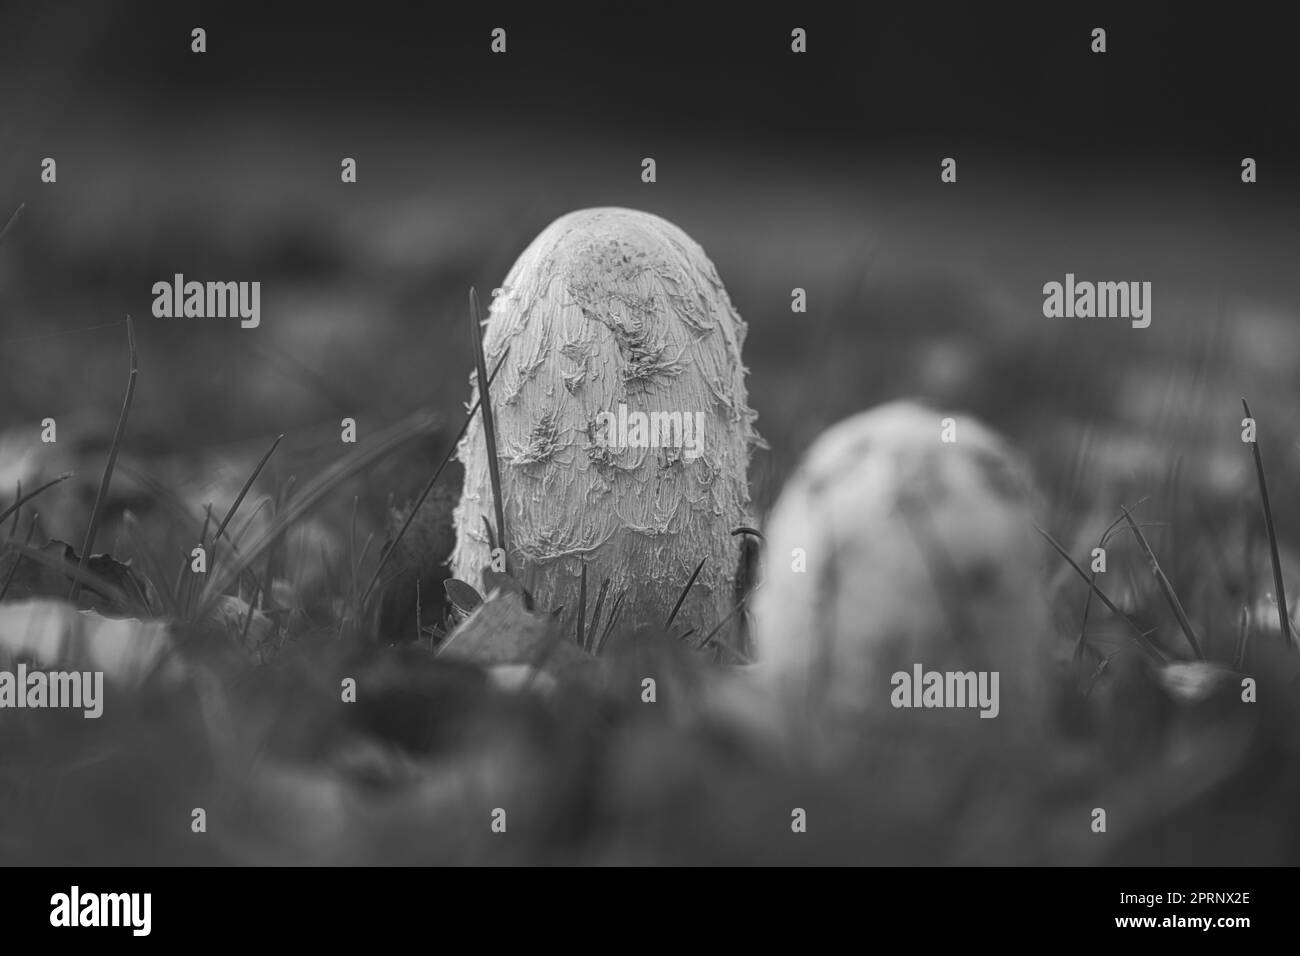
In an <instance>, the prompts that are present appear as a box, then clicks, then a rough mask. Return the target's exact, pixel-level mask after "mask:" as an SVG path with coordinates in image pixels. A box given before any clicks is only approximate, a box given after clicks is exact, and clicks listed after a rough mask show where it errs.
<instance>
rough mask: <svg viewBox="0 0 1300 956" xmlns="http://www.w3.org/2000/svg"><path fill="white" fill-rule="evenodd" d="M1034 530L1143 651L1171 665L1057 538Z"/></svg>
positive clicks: (1038, 529) (1042, 531)
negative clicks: (1081, 580)
mask: <svg viewBox="0 0 1300 956" xmlns="http://www.w3.org/2000/svg"><path fill="white" fill-rule="evenodd" d="M1034 530H1035V531H1037V532H1038V533H1039V534H1041V535H1042V536H1043V537H1044V538H1046V539H1047V543H1048V544H1050V545H1051V546H1052V547H1053V548H1054V549H1055V551H1056V553H1057V554H1059V555H1060V556H1061V557H1062V558H1064V559H1065V561H1066V563H1067V564H1069V565H1070V567H1072V568H1074V571H1075V573H1076V574H1077V575H1079V577H1080V578H1082V579H1083V582H1084V583H1085V584H1087V585H1088V587H1089V588H1091V589H1092V592H1093V593H1094V594H1096V595H1097V597H1098V598H1100V599H1101V603H1102V604H1104V605H1106V607H1107V608H1108V609H1109V610H1110V612H1111V613H1112V614H1114V615H1115V616H1116V617H1118V618H1119V619H1120V620H1122V621H1123V622H1124V623H1125V624H1127V625H1128V626H1129V627H1130V628H1132V629H1133V633H1134V634H1136V635H1137V639H1138V643H1139V644H1140V645H1141V646H1142V649H1143V650H1144V651H1146V652H1147V653H1148V654H1149V655H1151V656H1152V657H1154V658H1155V659H1156V660H1157V661H1159V662H1160V663H1161V664H1168V663H1169V659H1168V658H1167V657H1165V655H1164V652H1163V651H1161V650H1160V648H1158V647H1156V646H1155V645H1154V644H1153V643H1151V640H1150V639H1149V638H1148V637H1147V634H1146V631H1144V630H1142V628H1140V627H1139V626H1138V624H1137V622H1136V621H1134V620H1133V618H1131V617H1129V616H1128V615H1127V614H1125V613H1124V612H1123V611H1121V610H1120V609H1119V608H1118V607H1116V605H1115V602H1114V601H1112V600H1111V599H1110V598H1108V597H1107V596H1106V592H1105V591H1103V590H1102V589H1101V588H1099V587H1098V586H1097V585H1096V584H1095V583H1093V581H1092V580H1090V579H1089V577H1088V573H1087V572H1086V571H1084V570H1083V568H1081V567H1079V565H1078V564H1076V563H1075V561H1074V558H1072V557H1070V555H1069V552H1067V551H1066V550H1065V548H1063V547H1061V545H1060V543H1059V542H1058V541H1057V540H1056V539H1055V538H1053V537H1052V536H1051V535H1050V534H1048V533H1047V532H1046V531H1044V530H1043V529H1042V528H1040V527H1038V526H1037V525H1034Z"/></svg>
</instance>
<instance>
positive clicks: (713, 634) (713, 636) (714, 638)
mask: <svg viewBox="0 0 1300 956" xmlns="http://www.w3.org/2000/svg"><path fill="white" fill-rule="evenodd" d="M752 593H753V592H752V591H751V592H750V594H752ZM748 601H749V596H748V595H746V596H745V600H744V601H741V602H739V603H738V604H737V605H736V606H735V607H733V608H732V609H731V610H730V611H728V612H727V616H726V617H724V618H723V619H722V620H721V621H719V622H718V623H717V624H715V625H713V629H712V630H711V631H709V633H708V634H705V635H704V640H702V641H700V643H699V645H697V650H701V651H702V650H704V648H706V647H708V646H709V645H710V644H716V645H717V646H718V647H721V648H722V649H723V650H725V651H727V652H728V653H730V654H733V655H735V657H736V659H737V660H739V661H740V662H741V663H742V664H752V663H753V661H751V660H750V659H749V658H748V657H746V656H745V655H744V654H742V653H741V652H740V651H738V650H736V649H735V648H734V647H732V646H731V645H730V644H728V643H727V642H726V641H720V640H718V632H719V631H721V630H722V629H723V628H724V627H726V626H727V623H728V622H729V621H730V620H731V619H732V618H734V617H735V616H736V615H737V614H739V613H740V612H741V611H742V610H743V609H744V607H745V604H746V603H747V602H748ZM687 633H689V631H688V632H687Z"/></svg>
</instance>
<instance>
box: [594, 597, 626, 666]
mask: <svg viewBox="0 0 1300 956" xmlns="http://www.w3.org/2000/svg"><path fill="white" fill-rule="evenodd" d="M625 597H627V592H626V591H624V592H622V593H621V594H619V596H618V597H617V598H616V599H615V601H614V606H613V607H611V608H610V609H609V622H608V623H607V624H606V625H605V630H604V632H603V633H602V634H601V635H600V643H598V644H597V645H596V648H595V651H594V653H595V654H596V656H597V657H599V656H600V653H601V651H603V650H604V649H605V642H606V641H608V640H609V636H610V635H611V634H613V633H614V625H615V624H617V623H618V612H619V611H621V610H623V599H624V598H625Z"/></svg>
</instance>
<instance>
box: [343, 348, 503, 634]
mask: <svg viewBox="0 0 1300 956" xmlns="http://www.w3.org/2000/svg"><path fill="white" fill-rule="evenodd" d="M509 354H510V350H509V349H506V351H505V353H504V354H502V356H501V358H500V359H499V360H498V361H497V365H496V368H494V369H493V370H492V374H491V375H490V376H488V387H489V388H490V387H491V385H492V381H493V379H495V378H496V377H497V372H499V371H501V366H502V364H504V363H505V360H506V355H509ZM481 404H482V402H481V401H478V402H475V403H474V405H473V407H471V408H470V410H469V412H468V413H467V414H466V415H465V421H464V422H462V423H461V426H460V431H458V432H457V433H456V437H455V438H453V439H452V440H451V444H450V445H448V446H447V453H446V454H445V455H443V456H442V461H440V462H439V463H438V467H437V468H435V469H434V470H433V475H432V476H431V477H430V478H429V480H428V481H427V482H425V484H424V490H423V491H421V492H420V496H419V497H418V498H416V499H415V504H414V505H413V506H412V507H411V513H410V514H408V515H407V516H406V520H405V521H403V522H402V527H401V528H400V529H399V530H398V532H397V536H396V537H395V538H393V540H392V542H391V543H390V544H389V545H388V547H386V548H384V553H383V554H381V555H380V556H379V566H378V567H376V568H375V573H374V574H372V575H371V576H370V583H369V584H367V585H366V590H365V593H364V594H363V595H361V607H363V608H364V607H365V606H366V602H367V601H369V600H370V593H371V592H372V591H374V589H375V585H376V584H378V583H379V575H380V574H381V573H382V572H383V570H384V566H385V565H387V564H388V559H389V558H390V557H392V556H393V552H394V551H396V550H397V545H398V544H399V543H400V542H401V540H402V537H403V536H404V535H405V534H406V530H407V529H408V528H409V527H411V522H412V521H414V520H415V515H416V513H417V512H418V511H419V510H420V506H421V505H422V504H424V500H425V499H426V498H428V497H429V493H430V492H432V491H433V489H434V486H435V485H437V484H438V479H439V478H440V477H441V476H442V470H443V469H444V468H446V467H447V464H448V462H450V461H451V456H452V455H454V454H456V446H457V445H459V444H460V440H461V439H462V438H464V437H465V432H467V431H469V423H470V422H472V421H473V420H474V414H475V413H476V412H477V411H478V409H479V406H480V405H481Z"/></svg>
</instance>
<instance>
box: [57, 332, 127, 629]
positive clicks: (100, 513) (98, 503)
mask: <svg viewBox="0 0 1300 956" xmlns="http://www.w3.org/2000/svg"><path fill="white" fill-rule="evenodd" d="M126 342H127V348H128V349H129V350H130V353H131V374H130V375H129V376H128V377H127V380H126V396H125V397H124V398H123V399H122V412H121V414H120V415H118V417H117V428H116V429H114V431H113V444H112V445H111V446H110V447H109V450H108V463H107V464H106V465H105V466H104V475H103V477H102V478H100V480H99V490H98V491H97V492H95V504H94V505H93V506H92V507H91V509H90V524H89V525H88V526H87V527H86V538H85V540H84V541H83V542H82V545H81V566H80V570H81V571H83V572H84V571H85V570H86V562H87V561H89V560H90V549H91V547H92V546H93V545H94V543H95V534H96V533H97V532H98V531H99V522H100V521H101V520H102V519H103V517H104V499H106V498H107V497H108V486H109V485H110V484H111V483H112V481H113V467H114V465H116V464H117V454H118V452H119V451H120V450H121V448H122V437H123V435H124V434H125V432H126V420H127V418H128V417H129V416H130V414H131V402H132V401H133V400H134V398H135V383H136V379H137V378H139V376H140V363H139V357H138V355H137V354H136V350H135V325H134V324H133V323H132V322H131V317H130V316H129V315H128V316H127V317H126ZM80 590H81V579H80V578H74V579H73V581H72V589H71V590H70V591H69V592H68V600H69V601H72V602H74V603H75V602H76V599H77V592H79V591H80Z"/></svg>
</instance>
